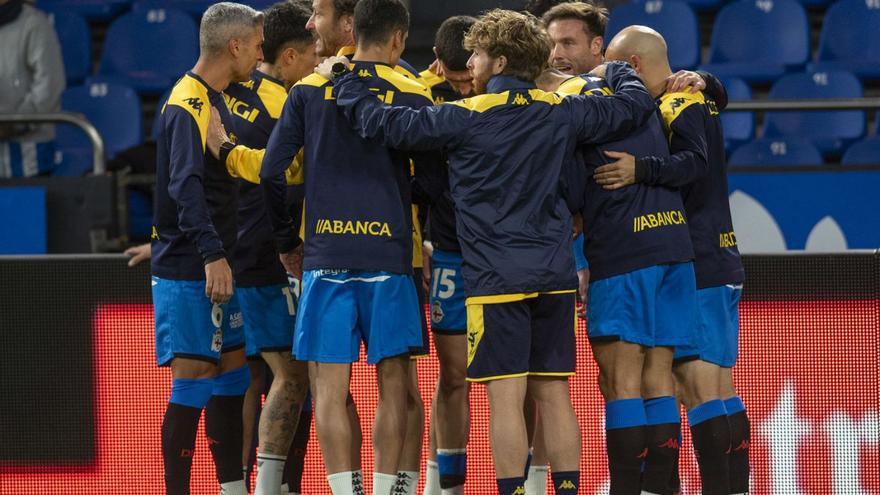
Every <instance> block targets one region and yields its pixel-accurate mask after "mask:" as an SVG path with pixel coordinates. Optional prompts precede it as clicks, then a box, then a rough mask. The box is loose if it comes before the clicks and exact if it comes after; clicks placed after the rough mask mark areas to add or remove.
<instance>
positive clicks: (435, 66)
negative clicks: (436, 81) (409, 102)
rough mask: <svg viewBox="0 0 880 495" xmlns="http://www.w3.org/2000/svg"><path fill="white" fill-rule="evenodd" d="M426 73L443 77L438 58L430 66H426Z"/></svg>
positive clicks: (441, 66)
mask: <svg viewBox="0 0 880 495" xmlns="http://www.w3.org/2000/svg"><path fill="white" fill-rule="evenodd" d="M428 72H430V73H432V74H436V75H438V76H441V77H443V65H442V64H441V63H440V59H439V58H435V59H434V61H433V62H431V65H429V66H428Z"/></svg>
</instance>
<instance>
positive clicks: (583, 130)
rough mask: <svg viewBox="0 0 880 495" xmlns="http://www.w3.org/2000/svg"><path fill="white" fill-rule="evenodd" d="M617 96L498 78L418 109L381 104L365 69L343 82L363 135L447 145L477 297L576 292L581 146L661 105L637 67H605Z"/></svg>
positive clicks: (613, 135) (341, 98) (469, 285)
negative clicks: (569, 184) (571, 201)
mask: <svg viewBox="0 0 880 495" xmlns="http://www.w3.org/2000/svg"><path fill="white" fill-rule="evenodd" d="M606 74H607V77H608V81H609V84H610V85H611V87H612V88H614V89H615V94H614V95H613V96H610V97H607V98H592V97H585V96H571V97H563V96H561V95H559V94H556V93H546V92H544V91H541V90H538V89H536V88H535V85H534V83H533V82H527V81H523V80H519V79H516V78H513V77H510V76H503V75H502V76H495V77H493V78H492V79H491V80H490V81H489V83H488V86H487V94H484V95H480V96H476V97H473V98H468V99H464V100H461V101H457V102H453V103H446V104H443V105H438V106H433V107H428V108H423V109H420V110H413V109H410V108H403V107H391V106H388V105H383V104H382V103H381V102H379V101H376V99H375V98H373V97H372V93H371V92H370V90H369V89H368V83H369V79H368V78H367V79H364V78H363V77H362V76H361V75H360V74H358V71H357V70H355V71H354V72H353V73H352V74H348V75H345V76H344V77H342V78H340V79H339V80H338V82H337V83H336V97H337V99H338V100H337V104H338V105H339V106H341V107H343V109H344V110H345V113H346V116H347V117H348V118H349V119H350V121H351V122H352V124H353V125H354V126H355V127H356V128H357V129H358V130H359V132H360V133H361V134H362V135H364V136H366V137H369V138H372V139H375V140H376V141H377V142H380V143H382V144H384V145H386V146H389V147H392V148H397V149H419V150H432V149H443V150H446V151H447V153H448V156H449V175H450V189H451V191H452V197H453V199H454V201H455V212H456V215H457V229H456V230H457V233H458V238H459V241H460V242H461V248H462V255H463V265H462V273H463V277H464V281H465V289H466V293H467V294H468V296H470V297H475V296H492V295H505V294H522V293H534V292H553V291H558V290H573V289H575V288H576V287H577V277H576V275H575V267H574V259H573V257H572V248H571V243H572V238H571V237H572V216H571V213H570V211H569V205H568V203H567V201H566V198H565V195H564V192H563V190H562V189H563V186H562V181H561V180H560V179H561V177H562V176H564V175H565V174H566V170H564V168H565V167H569V166H575V165H578V164H576V163H575V161H574V160H573V159H572V157H573V156H574V152H575V148H576V147H577V146H578V145H586V144H591V143H598V142H604V141H609V140H613V139H619V138H621V137H622V136H624V135H626V133H628V132H630V131H631V130H632V129H634V128H635V127H638V126H639V125H641V124H642V123H644V122H645V120H647V119H648V118H649V117H650V116H651V115H653V114H654V112H655V111H656V108H655V106H654V105H655V104H654V102H653V100H652V99H651V97H650V95H649V94H648V92H647V91H646V90H645V87H644V86H643V85H642V83H641V81H640V80H639V78H638V77H637V76H636V74H635V73H634V72H633V70H632V69H630V68H629V67H626V66H625V65H624V64H619V63H616V64H615V63H613V64H610V65H609V66H608V68H607V73H606Z"/></svg>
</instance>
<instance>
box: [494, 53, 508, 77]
mask: <svg viewBox="0 0 880 495" xmlns="http://www.w3.org/2000/svg"><path fill="white" fill-rule="evenodd" d="M506 68H507V57H506V56H504V55H501V56H499V57H498V58H496V59H495V60H494V61H493V62H492V74H494V75H498V74H501V73H503V72H504V69H506Z"/></svg>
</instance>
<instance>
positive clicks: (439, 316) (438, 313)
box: [431, 301, 443, 323]
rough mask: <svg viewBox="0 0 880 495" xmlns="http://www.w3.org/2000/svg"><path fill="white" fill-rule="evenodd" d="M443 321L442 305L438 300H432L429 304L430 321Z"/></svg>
mask: <svg viewBox="0 0 880 495" xmlns="http://www.w3.org/2000/svg"><path fill="white" fill-rule="evenodd" d="M441 321H443V306H442V305H441V304H440V301H434V304H432V305H431V323H440V322H441Z"/></svg>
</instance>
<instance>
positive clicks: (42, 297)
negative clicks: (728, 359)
mask: <svg viewBox="0 0 880 495" xmlns="http://www.w3.org/2000/svg"><path fill="white" fill-rule="evenodd" d="M745 261H746V269H747V274H748V283H747V284H746V287H745V293H744V299H743V303H742V306H741V328H742V339H741V360H740V364H739V366H738V368H737V370H736V381H737V385H738V387H739V389H740V391H741V393H742V396H743V398H744V401H745V403H746V406H747V408H748V410H749V411H750V415H751V418H752V432H753V433H752V438H753V441H752V463H753V480H752V483H753V490H752V493H754V494H774V495H775V494H835V495H838V494H840V495H842V494H866V493H876V494H880V444H878V440H880V438H878V437H880V421H878V415H880V254H878V253H877V252H865V253H850V254H827V255H767V256H757V255H756V256H748V257H746V259H745ZM148 271H149V269H148V267H147V266H139V267H137V268H134V269H130V268H127V267H126V264H125V260H124V258H123V257H121V256H100V257H99V256H80V257H32V258H0V349H2V351H3V358H2V359H0V397H2V399H0V438H2V441H0V493H2V494H17V495H25V494H42V493H48V492H51V493H69V494H93V493H94V494H104V493H129V492H132V493H134V492H137V493H161V492H162V485H161V483H162V461H161V454H160V446H159V427H160V424H161V420H162V412H163V410H164V407H165V402H166V400H167V397H168V388H169V385H170V376H169V372H168V370H167V369H158V368H156V366H155V364H154V354H153V314H152V307H151V305H150V289H149V287H150V286H149V283H148V280H149V273H148ZM578 335H579V338H578V340H579V341H578V346H579V347H578V375H577V377H576V378H575V379H573V380H572V392H573V397H574V398H575V401H576V409H577V412H578V416H579V418H580V423H581V429H582V432H583V437H584V440H583V444H584V455H583V457H582V466H581V469H582V473H583V474H582V480H583V482H582V486H583V489H582V492H583V493H588V494H594V493H597V494H598V493H603V492H605V491H607V486H608V481H607V475H606V460H605V458H604V448H603V444H604V437H603V433H602V432H603V421H604V419H603V405H602V400H601V397H600V395H599V391H598V389H597V386H596V380H597V370H596V368H595V366H594V364H593V361H592V358H591V357H590V351H589V344H588V342H587V340H586V338H585V327H584V325H583V323H581V328H579V333H578ZM418 366H419V374H420V378H421V383H422V390H421V391H422V396H423V398H424V400H425V404H426V408H427V407H428V405H429V404H430V399H431V391H432V386H433V384H434V380H435V378H436V374H437V362H436V360H435V359H434V357H429V358H425V359H423V360H421V361H420V362H419V365H418ZM352 392H353V394H354V397H355V400H356V402H357V404H358V409H359V410H360V412H361V420H362V423H363V425H362V427H363V430H364V432H365V435H364V445H365V446H367V448H365V451H364V470H365V472H370V470H371V468H372V466H371V463H372V459H371V456H370V455H369V450H370V449H369V445H370V435H369V425H370V424H371V421H372V411H374V410H375V404H376V388H375V383H374V378H373V374H372V370H370V369H369V368H368V367H367V366H365V365H356V366H355V370H354V377H353V385H352ZM472 417H473V419H472V434H471V442H470V445H469V448H468V449H469V467H470V469H469V472H468V477H469V478H468V484H467V493H469V494H485V493H491V492H492V491H493V488H494V482H493V479H494V475H493V471H492V467H491V457H490V452H489V445H488V440H487V438H488V436H487V432H488V405H487V402H486V398H485V393H484V388H483V387H482V386H476V387H475V388H474V390H473V392H472ZM201 435H203V433H202V432H200V436H201ZM312 435H313V437H312V442H311V443H310V444H309V450H308V456H307V467H306V474H305V479H304V486H303V493H309V494H321V493H329V490H328V489H327V488H326V484H325V483H326V482H325V481H324V473H323V468H322V466H321V464H320V456H319V449H318V445H317V441H316V440H315V438H314V432H312ZM689 443H690V442H689V439H688V438H687V437H685V441H684V445H685V446H686V448H685V450H683V452H682V460H683V462H682V469H683V478H684V486H685V489H686V493H691V494H694V493H699V486H698V483H699V482H698V476H697V471H696V466H695V463H694V461H693V454H692V451H691V450H690V448H689V447H687V446H688V445H689ZM426 444H427V442H426ZM210 462H211V461H210V455H209V453H208V449H207V446H206V444H205V443H204V438H203V437H201V439H200V440H199V444H198V448H197V452H196V459H195V463H194V474H193V493H196V494H213V493H217V486H216V483H215V481H214V478H213V469H212V468H211V465H210ZM366 479H367V480H369V479H370V477H369V476H367V477H366Z"/></svg>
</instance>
